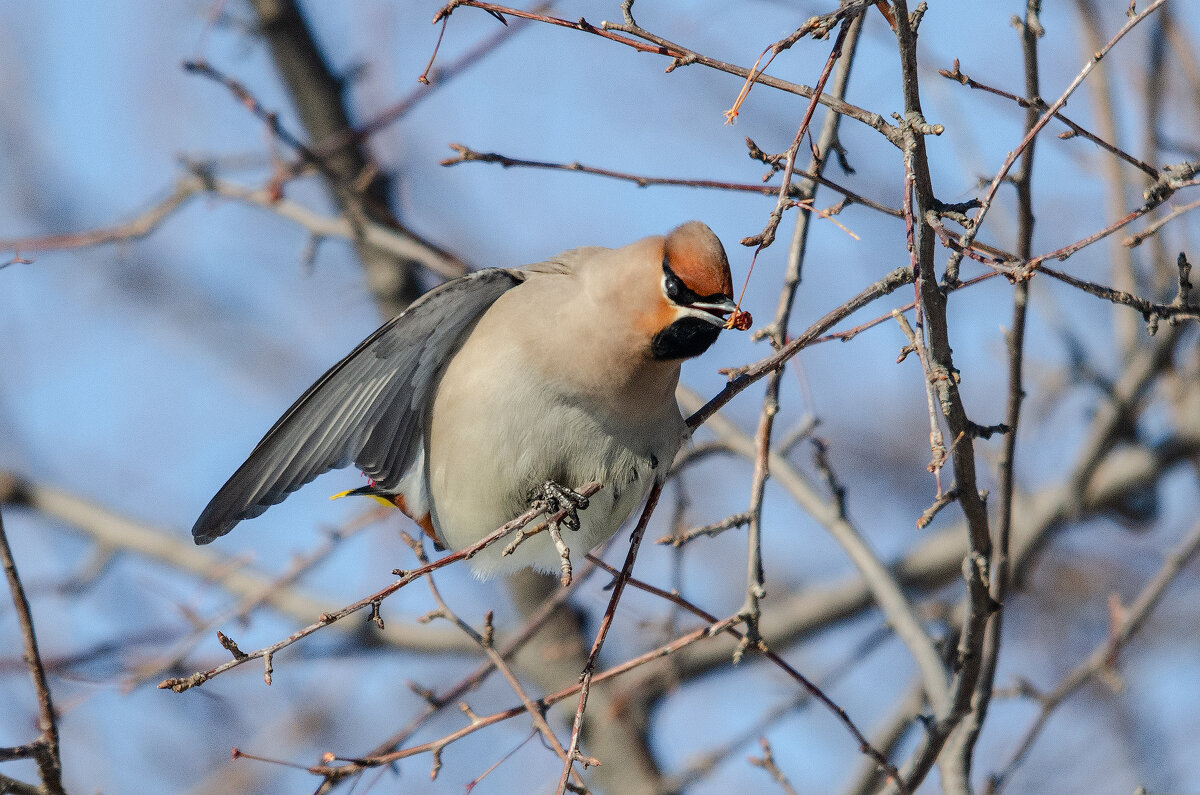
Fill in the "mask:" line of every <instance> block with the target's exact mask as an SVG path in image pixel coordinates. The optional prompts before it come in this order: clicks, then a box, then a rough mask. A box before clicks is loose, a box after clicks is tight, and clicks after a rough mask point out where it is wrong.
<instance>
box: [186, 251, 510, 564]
mask: <svg viewBox="0 0 1200 795" xmlns="http://www.w3.org/2000/svg"><path fill="white" fill-rule="evenodd" d="M524 278H525V277H524V275H523V274H522V273H521V272H519V271H511V270H505V269H499V268H496V269H489V270H482V271H477V272H476V273H473V274H471V275H470V276H466V277H463V278H461V279H456V280H454V281H452V282H447V283H446V284H444V285H442V286H441V287H438V288H436V289H434V290H432V291H430V292H429V293H426V294H425V295H424V296H422V297H421V299H420V300H418V301H416V302H414V303H413V305H412V306H410V307H409V308H408V309H407V310H405V311H404V312H403V313H401V314H400V315H397V316H396V317H394V318H392V319H391V320H390V321H388V322H387V323H385V324H384V325H383V326H381V327H380V328H379V329H378V330H376V331H375V333H373V334H372V335H371V336H370V337H368V338H367V339H365V340H364V341H363V342H362V343H360V344H359V345H358V347H356V348H355V349H354V350H353V351H352V352H351V353H350V355H348V356H347V357H346V358H344V359H342V360H341V361H340V362H338V363H337V364H335V365H334V366H333V367H331V368H330V369H329V371H328V372H326V373H325V374H324V375H322V376H321V377H320V378H319V379H317V382H316V383H315V384H313V385H312V386H311V387H309V388H308V390H307V391H306V392H305V393H304V394H303V395H301V396H300V399H299V400H297V401H296V402H295V403H294V404H292V407H291V408H289V409H288V410H287V411H286V412H285V413H284V415H283V416H282V417H281V418H280V419H279V421H278V422H276V423H275V425H274V426H273V427H272V428H271V430H269V431H267V434H266V436H264V437H263V438H262V441H260V442H259V443H258V445H257V446H256V447H255V448H254V451H253V452H252V453H250V457H249V458H248V459H246V462H245V463H244V464H242V465H241V467H239V468H238V470H237V471H236V472H235V473H234V474H233V477H231V478H230V479H229V481H228V482H227V483H226V484H225V485H224V486H222V487H221V490H220V491H218V492H217V494H216V496H215V497H213V498H212V501H210V502H209V504H208V506H207V507H206V508H205V509H204V512H203V513H201V514H200V518H199V519H197V520H196V524H195V526H194V527H193V528H192V536H193V538H195V540H196V543H197V544H207V543H208V542H210V541H212V540H213V539H216V538H219V537H220V536H223V535H225V534H226V533H228V532H229V531H230V530H232V529H233V527H234V525H236V524H237V523H238V522H240V521H241V520H243V519H249V518H252V517H254V516H258V515H259V514H261V513H262V512H263V511H265V510H266V509H267V508H268V507H269V506H271V505H275V504H276V503H279V502H282V501H283V499H284V498H285V497H287V495H288V494H290V493H292V492H293V491H295V490H296V489H298V488H300V487H301V486H303V485H304V484H305V483H308V482H309V481H311V480H312V479H313V478H315V477H316V476H317V475H320V474H321V473H323V472H327V471H328V470H330V469H335V468H338V467H343V466H346V465H348V464H349V463H350V462H352V461H353V462H354V463H355V464H356V465H357V466H358V467H359V469H361V470H362V471H363V472H364V473H365V474H366V475H367V476H368V477H370V478H371V479H372V480H374V481H375V482H376V483H377V484H378V485H379V486H380V487H381V488H383V489H393V488H396V486H397V485H398V484H399V483H400V480H401V479H402V478H403V477H404V475H405V474H406V472H407V471H408V470H409V469H410V468H411V466H412V465H413V463H414V462H415V461H417V459H418V458H419V455H420V452H421V445H422V444H423V438H424V429H425V427H426V425H427V423H428V414H429V411H430V407H431V405H432V403H433V390H434V389H435V387H436V385H437V379H438V377H439V376H440V375H441V370H442V367H443V365H444V364H445V362H446V361H447V359H448V358H449V357H450V356H451V355H452V354H453V352H454V350H455V349H456V348H457V347H458V346H459V345H461V344H462V342H463V340H464V339H465V338H466V335H467V334H468V333H469V332H470V330H471V329H472V328H474V326H475V323H476V321H478V320H479V318H480V317H481V316H482V315H483V313H484V312H486V311H487V309H488V307H490V306H491V305H492V304H493V303H495V301H496V299H498V298H499V297H500V296H501V295H502V294H504V293H505V292H506V291H507V290H509V289H511V288H513V287H515V286H516V285H517V284H519V283H520V282H521V281H523V280H524Z"/></svg>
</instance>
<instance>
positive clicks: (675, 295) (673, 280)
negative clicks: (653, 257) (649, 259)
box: [663, 257, 687, 304]
mask: <svg viewBox="0 0 1200 795" xmlns="http://www.w3.org/2000/svg"><path fill="white" fill-rule="evenodd" d="M663 291H664V292H666V294H667V298H670V299H671V300H672V301H673V302H675V303H677V304H678V303H682V302H683V298H684V295H686V293H687V288H686V287H684V286H683V282H681V281H680V280H679V277H678V276H676V275H675V271H673V270H671V266H670V265H669V264H668V263H667V258H666V257H663Z"/></svg>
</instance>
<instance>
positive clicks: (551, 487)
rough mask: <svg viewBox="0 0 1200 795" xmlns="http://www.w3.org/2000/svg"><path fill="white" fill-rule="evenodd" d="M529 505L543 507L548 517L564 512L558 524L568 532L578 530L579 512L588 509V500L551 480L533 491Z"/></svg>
mask: <svg viewBox="0 0 1200 795" xmlns="http://www.w3.org/2000/svg"><path fill="white" fill-rule="evenodd" d="M531 504H533V505H535V506H539V507H540V506H544V507H545V511H546V514H547V515H548V516H550V515H553V514H556V513H559V512H560V511H561V512H565V513H564V514H563V517H562V519H560V520H559V522H560V523H561V524H562V525H563V526H564V527H566V528H567V529H568V530H578V529H579V511H582V510H584V509H585V508H587V507H588V498H587V497H584V496H583V495H582V494H579V493H577V492H575V491H574V490H572V489H569V488H567V487H566V486H560V485H559V484H557V483H555V482H554V481H553V480H547V481H546V482H545V483H543V484H542V485H541V486H540V487H539V488H537V489H535V490H534V492H533V495H532V500H531Z"/></svg>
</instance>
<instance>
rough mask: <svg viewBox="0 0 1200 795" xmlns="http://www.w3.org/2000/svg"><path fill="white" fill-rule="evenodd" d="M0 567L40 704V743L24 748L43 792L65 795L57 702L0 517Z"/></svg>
mask: <svg viewBox="0 0 1200 795" xmlns="http://www.w3.org/2000/svg"><path fill="white" fill-rule="evenodd" d="M0 566H3V568H4V577H5V579H6V580H7V581H8V590H9V593H10V594H11V595H12V601H13V607H14V609H15V610H16V614H17V626H19V627H20V628H21V644H22V647H23V650H24V658H25V665H26V667H28V669H29V676H30V677H31V678H32V679H33V689H34V692H35V693H36V694H37V702H38V730H39V731H40V732H41V734H39V735H38V737H37V739H35V740H34V741H33V742H31V743H29V744H28V745H26V746H25V748H27V749H28V756H32V757H33V759H34V761H35V762H37V766H38V772H39V774H40V775H41V779H42V791H43V792H46V793H49V794H50V795H63V793H65V790H64V789H63V781H62V756H61V751H60V749H59V744H58V719H57V717H56V715H55V713H54V699H53V698H52V697H51V695H50V684H49V682H47V680H46V668H45V666H44V665H43V664H42V655H41V653H40V652H39V651H38V643H37V632H36V630H35V629H34V625H33V612H32V611H31V610H30V609H29V599H28V598H26V596H25V587H24V586H23V585H22V584H21V577H20V575H19V574H18V573H17V562H16V560H14V558H13V554H12V548H11V547H9V545H8V534H7V533H5V531H4V516H3V514H2V513H0Z"/></svg>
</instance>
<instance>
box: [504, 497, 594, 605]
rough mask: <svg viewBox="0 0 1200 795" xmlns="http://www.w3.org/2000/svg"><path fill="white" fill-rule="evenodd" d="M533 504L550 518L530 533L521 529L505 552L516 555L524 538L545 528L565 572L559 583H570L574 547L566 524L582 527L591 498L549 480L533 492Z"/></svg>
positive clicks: (568, 526) (562, 570) (570, 527)
mask: <svg viewBox="0 0 1200 795" xmlns="http://www.w3.org/2000/svg"><path fill="white" fill-rule="evenodd" d="M529 505H530V507H531V508H537V509H539V510H541V511H542V512H543V513H544V514H546V517H547V519H546V521H545V522H543V523H542V524H540V525H538V526H537V527H536V528H534V529H533V530H532V531H530V532H526V531H525V530H524V529H522V530H520V531H519V532H518V533H517V537H516V538H515V539H513V542H512V543H511V544H509V545H508V546H507V547H505V549H504V552H503V554H505V555H510V554H512V552H513V551H514V550H515V549H516V548H517V546H518V545H519V544H520V543H521V542H522V541H524V540H525V539H526V538H528V537H529V536H531V535H534V534H535V533H538V532H540V531H541V530H542V529H543V528H544V529H545V530H546V531H547V532H548V533H549V534H550V538H551V539H553V541H554V548H555V549H556V550H558V557H559V560H560V561H561V572H562V574H561V576H560V577H559V582H561V583H562V584H563V586H564V587H565V586H567V585H570V584H571V549H570V548H569V547H568V546H567V543H566V542H565V541H563V537H562V526H564V525H565V526H566V527H567V529H568V530H578V529H579V511H582V510H583V509H585V508H587V507H588V498H587V497H585V496H583V495H582V494H579V493H578V492H576V491H573V490H572V489H569V488H567V487H566V486H560V485H559V484H557V483H555V482H554V481H552V480H548V481H546V482H545V483H543V484H542V485H541V486H540V487H539V488H536V489H534V490H533V492H532V493H531V494H530V495H529Z"/></svg>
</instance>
